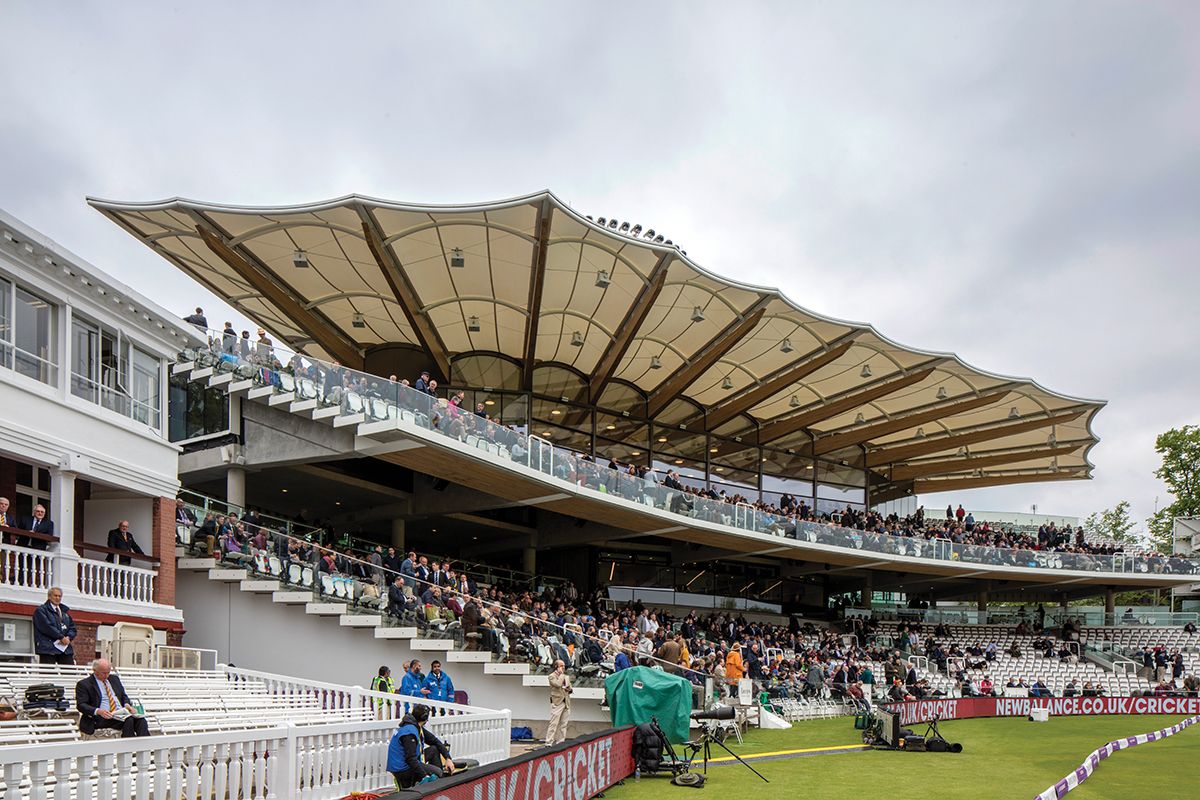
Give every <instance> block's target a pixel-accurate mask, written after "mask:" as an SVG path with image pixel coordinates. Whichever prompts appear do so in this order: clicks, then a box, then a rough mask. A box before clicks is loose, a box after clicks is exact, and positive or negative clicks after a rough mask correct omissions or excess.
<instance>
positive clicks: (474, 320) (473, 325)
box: [467, 314, 479, 333]
mask: <svg viewBox="0 0 1200 800" xmlns="http://www.w3.org/2000/svg"><path fill="white" fill-rule="evenodd" d="M467 330H468V331H470V332H471V333H479V317H477V316H475V315H474V314H472V315H471V316H469V317H467Z"/></svg>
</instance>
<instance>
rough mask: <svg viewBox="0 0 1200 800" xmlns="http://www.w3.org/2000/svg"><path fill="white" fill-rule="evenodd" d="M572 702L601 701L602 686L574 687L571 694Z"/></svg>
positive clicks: (602, 695) (602, 697)
mask: <svg viewBox="0 0 1200 800" xmlns="http://www.w3.org/2000/svg"><path fill="white" fill-rule="evenodd" d="M571 699H572V700H603V699H604V687H603V686H576V687H575V691H573V692H571Z"/></svg>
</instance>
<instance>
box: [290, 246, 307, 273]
mask: <svg viewBox="0 0 1200 800" xmlns="http://www.w3.org/2000/svg"><path fill="white" fill-rule="evenodd" d="M292 264H293V265H294V266H295V267H296V269H308V266H309V265H308V253H306V252H304V251H303V250H297V251H296V252H295V253H293V254H292Z"/></svg>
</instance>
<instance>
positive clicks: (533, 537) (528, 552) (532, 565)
mask: <svg viewBox="0 0 1200 800" xmlns="http://www.w3.org/2000/svg"><path fill="white" fill-rule="evenodd" d="M537 544H538V541H537V534H536V533H531V534H529V544H527V545H526V546H525V548H524V549H523V550H522V551H521V569H522V571H524V572H528V573H529V574H530V575H536V574H537Z"/></svg>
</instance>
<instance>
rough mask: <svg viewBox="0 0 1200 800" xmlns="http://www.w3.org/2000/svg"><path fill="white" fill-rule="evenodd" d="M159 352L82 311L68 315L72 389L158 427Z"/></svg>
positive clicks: (87, 398)
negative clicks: (131, 340)
mask: <svg viewBox="0 0 1200 800" xmlns="http://www.w3.org/2000/svg"><path fill="white" fill-rule="evenodd" d="M161 369H162V365H161V363H160V361H159V358H158V357H157V356H154V355H151V354H150V353H147V352H145V351H143V350H140V349H139V348H137V347H133V346H132V345H131V344H130V343H129V340H128V339H126V338H125V337H124V335H123V334H122V333H121V332H120V331H117V330H113V329H111V328H106V327H104V326H102V325H99V324H97V323H95V322H92V321H91V320H89V319H87V318H86V317H84V316H81V315H78V314H77V315H75V316H73V317H72V319H71V394H73V395H75V396H76V397H79V398H82V399H84V400H87V401H88V402H91V403H95V404H97V405H99V406H102V407H104V408H107V409H108V410H109V411H115V412H117V413H118V414H121V415H122V416H126V417H130V418H131V419H135V420H137V421H138V422H141V423H143V424H144V425H148V426H150V427H151V428H154V429H155V430H158V429H159V427H160V426H161V420H160V415H161V412H160V397H159V385H160V384H159V380H160V375H161Z"/></svg>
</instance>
